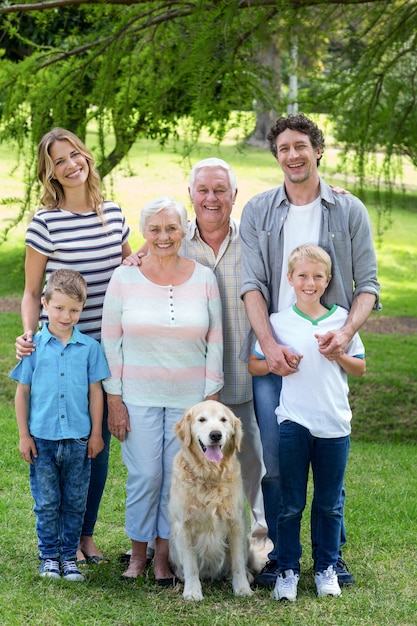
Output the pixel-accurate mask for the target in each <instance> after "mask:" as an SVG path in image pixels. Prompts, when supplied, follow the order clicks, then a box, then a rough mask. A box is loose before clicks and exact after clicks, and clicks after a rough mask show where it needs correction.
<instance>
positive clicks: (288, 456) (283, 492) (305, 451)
mask: <svg viewBox="0 0 417 626" xmlns="http://www.w3.org/2000/svg"><path fill="white" fill-rule="evenodd" d="M349 447H350V437H349V436H346V437H338V438H335V439H324V438H321V437H314V436H313V435H312V434H311V433H310V431H309V430H308V429H307V428H305V427H304V426H301V425H300V424H297V423H296V422H291V421H289V420H286V421H284V422H282V423H281V424H280V426H279V471H280V496H281V497H280V506H279V513H278V525H277V534H278V549H277V554H278V565H279V569H280V571H285V570H287V569H293V570H294V571H295V572H299V571H300V565H299V559H300V557H301V543H300V527H301V517H302V514H303V510H304V508H305V505H306V497H307V482H308V473H309V467H310V464H311V468H312V472H313V481H314V496H313V503H312V507H311V510H312V515H311V537H312V544H313V560H314V566H315V571H316V572H322V571H324V570H325V569H327V568H328V567H329V565H336V563H337V559H338V557H339V549H340V532H341V527H342V520H343V481H344V477H345V469H346V464H347V460H348V456H349Z"/></svg>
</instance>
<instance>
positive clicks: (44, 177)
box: [38, 127, 104, 216]
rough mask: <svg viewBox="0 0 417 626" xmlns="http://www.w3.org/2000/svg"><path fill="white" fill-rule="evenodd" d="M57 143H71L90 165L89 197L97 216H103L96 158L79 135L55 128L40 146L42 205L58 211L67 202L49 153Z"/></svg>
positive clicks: (39, 163) (39, 165)
mask: <svg viewBox="0 0 417 626" xmlns="http://www.w3.org/2000/svg"><path fill="white" fill-rule="evenodd" d="M56 141H69V142H70V144H71V145H73V146H74V148H75V149H76V150H78V152H79V153H80V154H82V155H83V157H84V158H85V159H86V161H87V163H88V169H89V172H88V177H87V187H88V193H89V197H90V199H91V201H92V204H93V207H94V211H95V212H96V213H97V215H100V216H101V214H102V210H103V200H104V198H103V194H102V193H101V189H100V184H101V181H100V176H99V175H98V172H97V171H96V169H95V166H94V158H93V155H92V154H91V152H90V151H89V150H88V149H87V148H86V146H85V145H84V143H83V142H82V141H81V139H80V138H79V137H77V135H75V134H74V133H72V132H71V131H70V130H66V129H65V128H59V127H57V128H53V129H52V130H50V131H49V132H48V133H46V134H45V135H44V136H43V137H42V139H41V140H40V142H39V145H38V178H39V180H40V181H41V183H42V185H43V191H42V195H41V203H42V206H43V208H45V209H57V208H59V207H60V206H61V205H62V204H63V202H64V200H65V191H64V189H63V187H62V185H61V183H59V182H58V181H57V180H56V179H55V178H54V171H55V164H54V162H53V160H52V159H51V156H50V154H49V151H50V149H51V146H52V145H53V144H54V143H55V142H56Z"/></svg>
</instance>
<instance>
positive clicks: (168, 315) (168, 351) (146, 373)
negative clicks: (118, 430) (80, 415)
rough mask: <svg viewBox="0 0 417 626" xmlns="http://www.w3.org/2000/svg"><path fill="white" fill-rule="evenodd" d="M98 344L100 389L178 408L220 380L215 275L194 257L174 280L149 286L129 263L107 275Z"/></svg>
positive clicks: (139, 403)
mask: <svg viewBox="0 0 417 626" xmlns="http://www.w3.org/2000/svg"><path fill="white" fill-rule="evenodd" d="M102 344H103V347H104V351H105V354H106V358H107V361H108V364H109V367H110V371H111V378H110V379H108V380H107V381H105V382H104V383H103V385H104V388H105V390H106V391H107V393H110V394H114V395H121V396H122V398H123V401H124V402H126V403H127V404H133V405H135V406H152V407H170V408H181V409H183V408H185V407H188V406H191V405H193V404H195V403H196V402H200V401H202V400H204V398H205V397H207V396H210V395H212V394H214V393H217V392H218V391H220V389H221V388H222V386H223V375H222V366H223V336H222V311H221V300H220V295H219V290H218V287H217V283H216V278H215V276H214V274H213V272H212V271H211V270H209V269H208V268H207V267H203V266H202V265H200V264H199V263H196V264H195V269H194V272H193V274H192V276H191V277H190V278H189V279H188V280H186V281H185V282H184V283H182V284H181V285H175V286H172V285H167V286H164V285H157V284H155V283H153V282H151V281H150V280H148V279H147V278H146V277H145V276H144V275H143V274H142V272H141V271H140V270H139V269H138V268H137V267H129V266H121V267H119V268H117V269H116V270H115V272H114V274H113V276H112V279H111V281H110V284H109V287H108V289H107V294H106V297H105V300H104V307H103V327H102Z"/></svg>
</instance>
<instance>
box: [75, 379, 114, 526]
mask: <svg viewBox="0 0 417 626" xmlns="http://www.w3.org/2000/svg"><path fill="white" fill-rule="evenodd" d="M103 399H104V410H103V425H102V437H103V441H104V448H103V450H102V451H101V452H100V454H97V456H96V457H95V458H94V459H91V477H90V485H89V488H88V496H87V508H86V511H85V515H84V523H83V528H82V531H81V534H82V535H84V536H85V537H92V536H93V534H94V526H95V524H96V521H97V517H98V510H99V507H100V502H101V497H102V495H103V491H104V487H105V485H106V480H107V473H108V469H109V456H110V439H111V434H110V431H109V429H108V427H107V415H108V410H107V395H106V393H105V392H104V390H103Z"/></svg>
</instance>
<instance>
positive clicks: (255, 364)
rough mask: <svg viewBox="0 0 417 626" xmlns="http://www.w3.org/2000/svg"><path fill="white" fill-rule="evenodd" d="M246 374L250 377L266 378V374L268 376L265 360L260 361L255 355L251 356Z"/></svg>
mask: <svg viewBox="0 0 417 626" xmlns="http://www.w3.org/2000/svg"><path fill="white" fill-rule="evenodd" d="M248 372H249V374H251V375H252V376H266V374H269V368H268V363H267V362H266V359H260V358H259V357H258V356H256V355H255V354H251V356H250V357H249V361H248Z"/></svg>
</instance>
